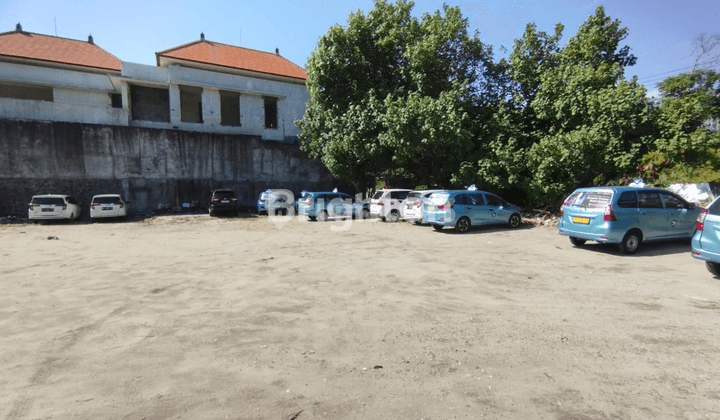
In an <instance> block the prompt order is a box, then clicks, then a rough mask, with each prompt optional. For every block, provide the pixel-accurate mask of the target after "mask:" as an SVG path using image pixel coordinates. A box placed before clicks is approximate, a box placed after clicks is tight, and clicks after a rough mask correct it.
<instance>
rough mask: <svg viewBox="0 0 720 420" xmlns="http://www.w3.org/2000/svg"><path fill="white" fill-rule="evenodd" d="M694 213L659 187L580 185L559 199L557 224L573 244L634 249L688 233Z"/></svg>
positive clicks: (695, 210) (630, 251)
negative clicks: (611, 245)
mask: <svg viewBox="0 0 720 420" xmlns="http://www.w3.org/2000/svg"><path fill="white" fill-rule="evenodd" d="M699 213H700V209H699V208H698V207H697V206H695V205H694V204H692V203H688V202H686V201H685V200H683V199H682V198H681V197H680V196H678V195H676V194H675V193H673V192H670V191H667V190H664V189H662V188H647V187H592V188H579V189H577V190H575V191H574V192H573V193H572V194H570V196H569V197H568V198H567V199H566V200H565V202H563V204H562V207H561V208H560V220H559V222H558V229H559V231H560V234H561V235H566V236H569V237H570V242H571V243H572V244H573V245H574V246H581V245H583V244H585V242H586V241H597V242H601V243H611V244H618V248H619V250H620V252H622V253H624V254H633V253H635V252H636V251H637V250H638V249H639V248H640V244H641V243H643V242H650V241H659V240H669V239H681V238H688V239H689V238H691V237H692V236H693V232H695V219H696V218H697V216H698V214H699Z"/></svg>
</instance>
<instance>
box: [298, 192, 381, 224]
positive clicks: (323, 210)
mask: <svg viewBox="0 0 720 420" xmlns="http://www.w3.org/2000/svg"><path fill="white" fill-rule="evenodd" d="M298 214H300V215H303V216H307V217H308V218H310V220H316V219H317V220H318V221H319V222H324V221H327V220H328V219H337V218H347V217H361V218H363V219H366V218H368V217H369V215H370V208H369V206H368V205H367V203H363V202H357V203H356V202H355V199H354V198H353V197H352V196H351V195H348V194H345V193H341V192H337V191H332V192H328V191H321V192H307V193H305V195H304V196H303V198H302V199H301V200H300V201H299V202H298Z"/></svg>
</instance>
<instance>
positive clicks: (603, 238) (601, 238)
mask: <svg viewBox="0 0 720 420" xmlns="http://www.w3.org/2000/svg"><path fill="white" fill-rule="evenodd" d="M558 232H559V233H560V234H561V235H565V236H572V237H573V238H578V239H585V240H588V241H596V242H600V243H605V244H619V243H620V242H622V239H623V237H624V236H625V233H624V232H622V233H617V232H601V233H589V232H579V231H576V230H571V229H567V228H564V227H559V228H558Z"/></svg>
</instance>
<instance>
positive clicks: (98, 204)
mask: <svg viewBox="0 0 720 420" xmlns="http://www.w3.org/2000/svg"><path fill="white" fill-rule="evenodd" d="M127 215H128V208H127V203H125V202H124V201H123V199H122V197H120V195H119V194H102V195H96V196H94V197H93V198H92V202H91V203H90V218H91V219H92V220H95V219H100V218H104V217H123V218H127Z"/></svg>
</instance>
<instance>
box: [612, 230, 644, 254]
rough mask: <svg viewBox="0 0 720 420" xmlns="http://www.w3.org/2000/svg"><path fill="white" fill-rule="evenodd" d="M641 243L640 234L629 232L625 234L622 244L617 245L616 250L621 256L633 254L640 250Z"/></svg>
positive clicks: (633, 231)
mask: <svg viewBox="0 0 720 420" xmlns="http://www.w3.org/2000/svg"><path fill="white" fill-rule="evenodd" d="M641 242H642V234H641V233H640V231H638V230H631V231H630V232H628V233H626V234H625V237H624V238H623V240H622V242H620V243H619V244H618V249H619V250H620V252H621V253H623V254H628V255H629V254H634V253H636V252H637V250H638V249H639V248H640V243H641Z"/></svg>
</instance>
